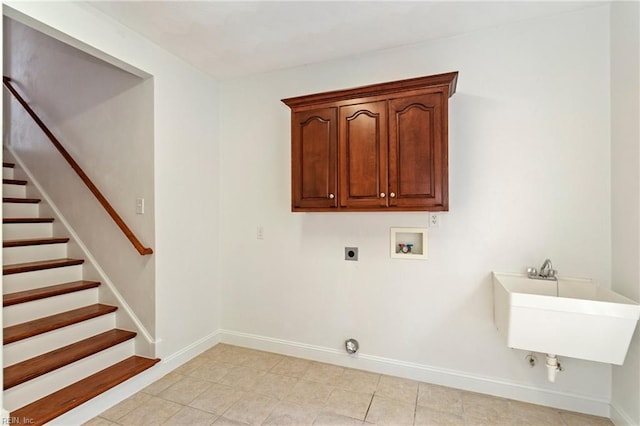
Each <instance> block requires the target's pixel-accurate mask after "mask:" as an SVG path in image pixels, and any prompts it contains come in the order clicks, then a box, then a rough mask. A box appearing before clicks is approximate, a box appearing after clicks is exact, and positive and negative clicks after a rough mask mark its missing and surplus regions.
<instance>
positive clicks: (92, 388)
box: [11, 356, 160, 426]
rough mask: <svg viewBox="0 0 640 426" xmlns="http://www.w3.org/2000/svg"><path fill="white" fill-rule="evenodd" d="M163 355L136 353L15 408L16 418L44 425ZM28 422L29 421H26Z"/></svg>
mask: <svg viewBox="0 0 640 426" xmlns="http://www.w3.org/2000/svg"><path fill="white" fill-rule="evenodd" d="M158 361H160V360H159V359H150V358H142V357H139V356H132V357H129V358H127V359H125V360H124V361H121V362H119V363H117V364H114V365H112V366H111V367H108V368H106V369H104V370H102V371H99V372H97V373H96V374H93V375H91V376H89V377H87V378H86V379H82V380H80V381H79V382H76V383H74V384H72V385H69V386H67V387H66V388H63V389H60V390H59V391H57V392H55V393H52V394H51V395H48V396H45V397H44V398H41V399H39V400H37V401H35V402H32V403H31V404H29V405H25V406H24V407H22V408H20V409H18V410H16V411H13V412H12V413H11V417H12V418H18V419H27V421H29V422H30V423H29V424H30V425H32V426H36V425H43V424H45V423H47V422H48V421H51V420H52V419H55V418H56V417H58V416H61V415H62V414H64V413H66V412H67V411H70V410H72V409H73V408H75V407H77V406H79V405H80V404H82V403H84V402H87V401H88V400H90V399H92V398H94V397H96V396H98V395H100V394H101V393H103V392H106V391H108V390H109V389H111V388H112V387H114V386H116V385H118V384H120V383H122V382H124V381H125V380H127V379H130V378H131V377H133V376H135V375H136V374H139V373H141V372H143V371H144V370H146V369H148V368H150V367H152V366H153V365H155V364H156V363H157V362H158ZM25 424H26V423H25Z"/></svg>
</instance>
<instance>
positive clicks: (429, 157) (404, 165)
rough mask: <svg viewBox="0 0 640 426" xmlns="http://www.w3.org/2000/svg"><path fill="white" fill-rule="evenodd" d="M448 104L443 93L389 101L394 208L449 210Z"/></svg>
mask: <svg viewBox="0 0 640 426" xmlns="http://www.w3.org/2000/svg"><path fill="white" fill-rule="evenodd" d="M446 103H447V96H446V94H445V93H443V92H436V93H429V94H424V95H416V96H408V97H403V98H396V99H391V100H390V101H389V192H392V193H393V194H392V195H393V197H392V198H390V199H389V203H390V205H391V206H395V207H399V208H403V207H407V208H409V207H414V208H424V209H429V210H431V209H433V210H447V209H448V178H447V176H448V165H447V153H448V147H447V134H446V132H447V130H446V126H447V121H446V120H447V110H446V108H447V104H446Z"/></svg>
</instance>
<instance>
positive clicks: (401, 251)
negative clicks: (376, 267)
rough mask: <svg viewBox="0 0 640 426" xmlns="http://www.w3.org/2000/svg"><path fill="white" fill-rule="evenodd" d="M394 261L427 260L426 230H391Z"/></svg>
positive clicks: (391, 249)
mask: <svg viewBox="0 0 640 426" xmlns="http://www.w3.org/2000/svg"><path fill="white" fill-rule="evenodd" d="M390 251H391V257H392V258H393V259H416V260H425V259H427V229H426V228H391V248H390Z"/></svg>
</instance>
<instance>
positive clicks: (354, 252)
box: [344, 247, 358, 261]
mask: <svg viewBox="0 0 640 426" xmlns="http://www.w3.org/2000/svg"><path fill="white" fill-rule="evenodd" d="M344 260H355V261H357V260H358V247H345V248H344Z"/></svg>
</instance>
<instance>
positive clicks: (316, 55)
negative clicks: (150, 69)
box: [88, 1, 602, 79]
mask: <svg viewBox="0 0 640 426" xmlns="http://www.w3.org/2000/svg"><path fill="white" fill-rule="evenodd" d="M88 4H90V5H91V6H93V7H95V8H97V9H99V10H100V11H102V12H103V13H105V14H107V15H110V16H111V17H113V18H115V19H116V20H118V21H120V22H121V23H122V24H124V25H126V26H127V27H129V28H131V29H133V30H135V31H137V32H138V33H141V34H143V35H144V36H146V37H147V38H148V39H150V40H152V41H153V42H155V43H156V44H158V45H160V46H162V47H164V48H165V49H167V50H169V51H170V52H172V53H173V54H175V55H177V56H179V57H181V58H182V59H184V60H185V61H187V62H190V63H192V64H193V65H195V66H196V67H198V68H200V69H202V70H204V71H205V72H207V73H209V74H210V75H212V76H214V77H216V78H218V79H227V78H233V77H238V76H243V75H248V74H255V73H261V72H266V71H272V70H276V69H281V68H288V67H295V66H300V65H304V64H310V63H315V62H321V61H326V60H330V59H336V58H341V57H346V56H352V55H357V54H363V53H367V52H373V51H376V50H382V49H389V48H394V47H399V46H404V45H409V44H413V43H418V42H421V41H427V40H432V39H436V38H442V37H448V36H452V35H457V34H462V33H468V32H472V31H477V30H480V29H486V28H491V27H495V26H499V25H504V24H508V23H514V22H520V21H524V20H528V19H533V18H537V17H542V16H550V15H555V14H561V13H567V12H570V11H574V10H577V9H582V8H585V7H591V6H596V5H599V4H602V3H601V2H593V1H582V2H577V1H567V2H558V1H539V2H525V1H497V2H484V1H465V2H462V1H248V2H240V1H226V2H223V1H109V2H103V1H97V2H96V1H90V2H88Z"/></svg>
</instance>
